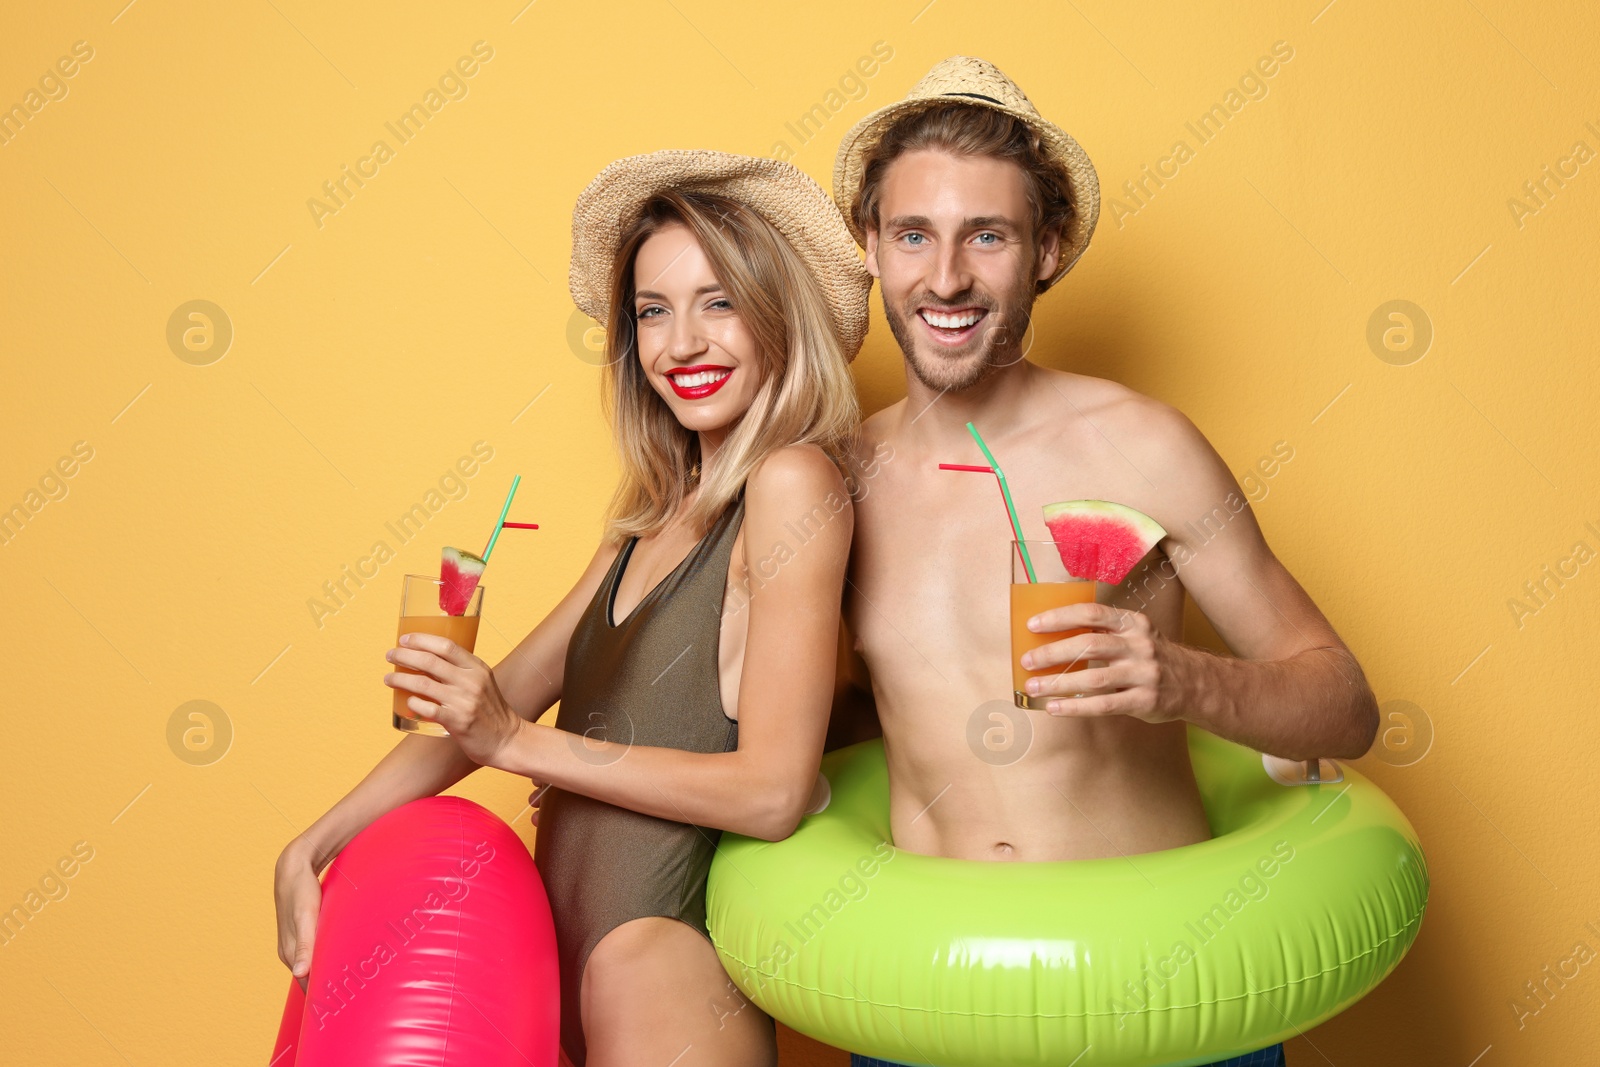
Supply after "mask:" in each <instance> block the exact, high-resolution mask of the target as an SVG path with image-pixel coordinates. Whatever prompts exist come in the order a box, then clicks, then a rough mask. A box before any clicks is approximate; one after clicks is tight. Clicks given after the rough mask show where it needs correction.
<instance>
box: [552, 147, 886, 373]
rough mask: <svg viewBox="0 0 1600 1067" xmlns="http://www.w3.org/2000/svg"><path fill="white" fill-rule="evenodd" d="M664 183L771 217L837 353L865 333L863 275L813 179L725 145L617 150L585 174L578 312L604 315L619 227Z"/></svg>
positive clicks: (579, 215) (577, 259) (575, 274)
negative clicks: (810, 284) (823, 314)
mask: <svg viewBox="0 0 1600 1067" xmlns="http://www.w3.org/2000/svg"><path fill="white" fill-rule="evenodd" d="M666 190H677V191H679V192H704V193H715V194H717V195H719V196H725V197H727V198H728V199H730V200H736V201H738V202H739V203H741V204H744V205H745V206H747V207H749V208H751V209H752V210H754V211H755V212H756V213H757V214H759V215H761V216H762V217H763V218H764V219H766V220H767V221H768V222H770V223H771V224H772V226H773V228H774V229H776V230H777V231H778V232H779V233H781V234H782V235H783V236H784V237H785V238H786V239H787V240H788V242H789V244H790V245H791V246H792V247H793V248H794V250H795V252H796V253H798V254H799V256H800V259H801V260H802V261H803V262H804V263H805V265H806V267H807V268H808V269H809V270H810V271H811V273H812V275H813V276H814V277H815V278H816V279H817V284H818V286H819V287H820V288H821V290H822V295H823V297H824V299H825V300H826V301H827V304H828V311H829V314H830V315H831V316H832V318H833V324H834V328H835V330H836V331H837V332H838V335H839V343H840V345H841V346H842V348H843V350H844V355H845V358H846V359H854V358H855V355H856V353H857V352H859V351H860V350H861V342H862V340H863V339H865V337H866V335H867V296H868V293H869V292H870V291H871V288H872V276H871V275H870V274H868V273H867V270H866V268H865V267H863V266H862V265H861V257H860V255H859V254H858V253H857V252H856V248H855V243H854V242H853V241H852V240H851V239H850V231H849V230H847V229H845V225H844V221H843V220H842V219H841V218H839V212H838V211H837V210H835V208H834V206H833V201H832V200H830V199H829V198H828V194H827V193H826V192H825V191H824V190H823V188H822V186H820V185H818V184H817V183H816V182H814V181H812V180H811V179H810V178H809V177H807V176H806V175H805V173H804V172H802V171H801V170H799V168H797V167H795V166H793V165H792V164H789V163H785V162H783V161H781V160H776V159H762V158H759V157H756V156H736V155H730V154H729V153H727V152H711V151H698V150H697V151H677V150H667V151H661V152H650V153H648V154H646V155H642V156H630V157H628V158H627V159H619V160H617V161H616V162H615V163H613V164H611V165H610V166H609V167H607V168H606V169H605V170H603V171H601V172H600V174H599V175H598V176H597V177H596V178H595V179H594V181H592V182H590V183H589V187H588V188H587V189H585V190H584V191H583V193H582V194H581V195H580V196H579V197H578V204H577V206H576V207H575V208H573V211H572V267H571V269H570V270H569V271H568V275H567V282H568V285H569V286H570V288H571V289H572V299H573V300H574V301H575V302H576V303H577V305H578V307H579V308H581V309H582V310H583V312H584V314H586V315H588V316H589V317H590V318H592V319H597V320H599V321H600V322H603V323H606V324H607V325H610V324H611V308H610V306H609V305H610V301H611V271H612V264H613V261H614V259H615V257H616V254H617V246H618V245H619V244H620V243H621V241H622V235H623V234H624V233H625V232H626V231H627V230H628V228H629V227H630V226H632V225H633V224H634V223H635V222H636V221H638V218H639V216H640V214H641V212H642V210H643V208H644V205H645V202H646V201H647V200H649V199H650V197H652V196H654V195H655V194H656V193H660V192H664V191H666Z"/></svg>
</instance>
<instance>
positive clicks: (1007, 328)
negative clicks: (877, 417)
mask: <svg viewBox="0 0 1600 1067" xmlns="http://www.w3.org/2000/svg"><path fill="white" fill-rule="evenodd" d="M923 295H924V294H917V298H916V299H914V300H911V301H908V302H907V304H906V311H905V313H904V314H902V313H901V312H900V311H898V310H896V309H895V308H894V307H892V306H891V305H890V303H889V297H888V295H887V294H884V295H883V314H884V318H885V319H887V320H888V322H889V332H890V333H892V334H893V335H894V339H895V342H896V343H897V344H898V345H899V346H900V352H901V354H903V355H904V356H905V361H906V368H907V369H908V370H909V371H910V372H911V374H912V376H913V377H915V378H916V379H917V381H919V382H921V383H922V384H923V386H925V387H926V388H928V389H931V390H933V391H935V392H938V393H960V392H964V391H965V390H967V389H971V388H972V387H974V386H976V385H978V384H979V383H980V382H982V381H984V380H985V379H987V378H989V377H991V376H992V375H994V374H996V373H998V372H999V371H1001V370H1003V369H1005V368H1006V367H1009V366H1011V365H1012V364H1014V363H1020V362H1021V361H1022V360H1023V359H1024V358H1026V357H1027V354H1028V351H1027V348H1025V347H1024V346H1023V344H1024V337H1025V335H1026V334H1027V332H1028V325H1029V323H1030V321H1031V316H1032V312H1033V301H1034V298H1035V295H1036V294H1035V292H1034V288H1033V282H1032V280H1031V279H1024V280H1023V281H1022V283H1021V284H1020V285H1019V286H1018V287H1017V289H1016V290H1015V291H1013V292H1011V293H1009V294H1007V296H1006V298H1005V299H1003V300H1001V301H1000V303H999V307H997V308H996V307H992V306H989V305H990V303H991V302H988V301H985V302H982V303H981V304H980V305H979V306H989V314H988V316H986V319H985V324H984V328H983V332H982V333H981V334H980V335H979V340H978V343H977V346H976V348H975V350H974V351H973V352H971V353H968V354H966V355H964V356H962V357H960V358H959V359H950V358H947V357H942V356H938V355H933V354H927V353H924V352H922V351H921V350H920V349H919V348H918V346H917V337H916V334H915V333H914V332H913V329H914V328H913V327H912V325H911V323H910V321H909V320H910V319H911V318H912V317H913V316H915V315H916V313H917V312H916V309H917V308H918V307H922V306H925V305H928V304H930V303H931V304H933V305H934V306H938V303H939V302H936V301H927V300H924V299H922V296H923ZM960 295H961V296H963V297H965V296H967V295H968V294H966V293H963V294H960ZM974 303H976V302H974V301H972V300H970V299H969V300H966V301H965V302H963V301H962V300H960V299H957V300H952V301H949V302H948V303H947V305H946V306H951V307H963V306H971V305H973V304H974ZM995 318H998V319H999V320H1000V322H999V323H998V324H996V325H989V321H990V320H993V319H995Z"/></svg>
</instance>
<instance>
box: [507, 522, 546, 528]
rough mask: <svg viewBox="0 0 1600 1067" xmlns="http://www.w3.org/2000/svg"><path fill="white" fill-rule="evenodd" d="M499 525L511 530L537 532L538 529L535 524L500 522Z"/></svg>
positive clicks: (537, 525)
mask: <svg viewBox="0 0 1600 1067" xmlns="http://www.w3.org/2000/svg"><path fill="white" fill-rule="evenodd" d="M500 525H501V526H502V527H509V528H510V529H513V530H537V529H538V528H539V524H538V523H536V522H502V523H501V524H500Z"/></svg>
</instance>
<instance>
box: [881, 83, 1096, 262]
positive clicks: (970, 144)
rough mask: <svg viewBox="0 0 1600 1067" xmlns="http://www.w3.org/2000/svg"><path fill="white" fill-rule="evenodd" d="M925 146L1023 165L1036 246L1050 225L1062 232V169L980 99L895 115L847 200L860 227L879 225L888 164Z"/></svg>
mask: <svg viewBox="0 0 1600 1067" xmlns="http://www.w3.org/2000/svg"><path fill="white" fill-rule="evenodd" d="M925 148H936V149H942V150H943V151H946V152H951V153H954V154H956V155H962V156H988V157H990V158H992V159H1004V160H1009V161H1010V162H1012V163H1015V164H1016V165H1017V166H1018V167H1020V168H1022V173H1023V176H1024V177H1025V178H1026V179H1027V181H1026V183H1025V184H1026V188H1027V194H1028V207H1029V209H1030V210H1031V213H1032V224H1033V230H1032V234H1033V240H1034V242H1035V246H1037V243H1038V241H1039V239H1040V238H1041V237H1042V236H1043V235H1044V234H1045V233H1047V232H1049V231H1050V230H1052V229H1053V230H1055V232H1056V233H1058V234H1059V233H1062V232H1064V230H1065V228H1066V224H1067V222H1068V220H1069V219H1071V218H1072V211H1073V208H1072V198H1071V192H1070V190H1071V181H1070V179H1069V177H1068V175H1067V169H1066V167H1064V166H1062V165H1061V163H1060V162H1058V161H1057V160H1056V159H1055V157H1054V156H1052V155H1051V154H1050V152H1049V151H1048V150H1047V149H1046V148H1045V146H1044V142H1043V141H1042V140H1041V139H1040V137H1039V134H1038V133H1037V132H1036V131H1034V130H1033V129H1031V128H1030V127H1029V126H1028V124H1027V123H1025V122H1023V121H1022V120H1021V119H1017V118H1013V117H1012V116H1010V115H1008V114H1006V113H1005V112H1004V111H996V110H995V109H994V108H990V107H984V106H982V105H980V104H961V103H949V104H935V105H933V106H932V107H926V108H921V109H919V110H917V111H913V112H911V113H909V114H907V115H905V116H903V117H902V118H900V119H898V120H897V121H896V122H895V123H894V124H893V125H892V126H890V127H889V128H888V129H887V130H886V131H884V134H883V136H882V137H881V138H880V139H879V140H878V143H877V144H876V145H874V146H873V147H872V149H871V150H870V151H869V152H868V153H867V154H866V159H865V161H864V164H863V166H862V169H861V187H860V189H859V190H857V192H856V196H855V200H854V201H852V202H851V205H850V207H851V214H852V216H853V217H854V220H855V223H856V225H857V226H858V227H860V229H861V232H863V233H865V232H866V231H867V230H872V229H877V228H878V200H879V193H880V186H881V185H882V183H883V175H884V173H885V172H886V171H887V170H888V169H889V164H891V163H893V162H894V161H895V160H897V159H899V158H900V157H901V156H903V155H905V154H906V153H907V152H915V151H917V150H919V149H925ZM1049 283H1050V279H1045V280H1043V281H1041V282H1038V283H1037V286H1036V288H1037V289H1038V291H1039V292H1043V291H1044V290H1045V289H1046V288H1048V287H1049Z"/></svg>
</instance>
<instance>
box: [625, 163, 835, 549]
mask: <svg viewBox="0 0 1600 1067" xmlns="http://www.w3.org/2000/svg"><path fill="white" fill-rule="evenodd" d="M673 224H682V225H683V226H686V227H687V228H688V230H689V232H690V233H691V234H693V235H694V238H695V240H696V241H698V242H699V244H700V247H701V249H702V250H703V251H704V252H705V255H706V258H707V259H708V260H710V261H711V268H712V270H713V271H714V272H715V274H716V276H717V281H718V282H720V283H721V285H722V288H723V291H724V292H725V293H726V294H727V296H728V299H729V301H730V302H731V303H732V304H733V308H734V312H735V313H736V314H737V315H738V316H739V319H740V321H741V322H742V323H743V324H744V326H745V328H746V329H748V330H749V331H750V334H751V336H752V337H753V338H754V339H755V349H756V361H757V367H758V369H759V371H760V374H761V385H760V387H759V388H758V389H757V391H756V395H755V397H754V399H752V400H751V402H750V407H749V409H748V410H747V411H746V412H745V413H744V416H743V417H742V418H741V419H740V420H739V423H738V425H737V426H735V427H734V428H733V430H732V431H731V432H730V433H729V434H728V436H727V439H726V440H725V441H724V442H723V444H722V447H721V448H720V449H718V450H717V452H716V454H715V455H713V456H710V457H704V456H701V455H700V439H699V436H698V435H697V434H696V433H694V432H693V431H691V430H688V429H686V428H685V427H684V426H683V424H682V423H680V422H679V421H678V420H677V417H676V416H674V415H673V413H672V409H671V408H670V407H668V406H667V402H666V401H665V400H663V399H662V398H661V396H660V394H658V393H657V392H656V391H655V389H654V388H653V387H652V386H651V384H650V382H649V380H648V379H647V378H646V377H645V373H644V369H643V368H642V367H641V366H640V365H639V344H638V328H637V318H636V315H635V312H634V289H635V287H634V278H633V268H634V260H635V259H636V258H637V256H638V253H639V249H640V247H641V246H642V245H643V244H644V242H645V241H646V239H648V238H649V237H650V236H651V235H652V234H655V233H658V232H659V231H661V230H662V229H664V228H666V227H668V226H671V225H673ZM613 262H614V264H615V267H614V273H613V275H612V279H611V309H612V311H611V319H612V321H611V322H609V323H607V324H606V325H607V327H608V328H607V331H606V379H607V381H606V396H607V405H606V406H607V408H608V413H609V414H610V416H611V420H612V425H613V428H614V430H615V433H616V438H617V451H618V453H619V456H620V459H621V465H622V480H621V482H620V484H619V485H618V486H617V492H616V496H615V497H614V498H613V499H612V502H611V510H610V514H609V522H608V529H607V532H608V535H609V536H610V537H612V538H614V539H618V540H620V539H622V538H625V537H629V536H634V537H643V536H647V535H649V534H651V533H654V532H656V531H657V530H660V529H661V528H662V527H663V526H665V525H666V524H667V523H668V522H669V521H670V520H671V519H672V518H673V517H674V516H675V515H676V514H677V512H678V509H679V508H680V507H681V506H682V505H683V502H684V500H685V498H686V497H687V496H688V494H689V492H690V490H691V489H693V488H694V486H695V485H696V484H698V485H699V493H698V494H697V495H696V497H695V499H694V502H693V504H692V505H691V506H690V508H689V510H688V511H686V512H685V513H684V518H685V519H687V520H688V521H689V522H690V523H691V525H692V526H693V527H695V528H700V529H704V528H706V527H708V526H709V525H710V524H711V522H712V521H713V520H714V519H715V518H716V517H717V516H718V515H720V514H721V513H722V512H723V510H724V509H726V508H727V506H728V505H729V504H730V503H732V502H733V500H734V498H735V497H737V496H738V495H739V492H740V490H741V489H743V488H744V484H745V481H746V480H747V479H748V478H749V477H750V474H751V472H752V471H754V470H755V469H756V468H757V467H758V466H760V465H761V462H762V461H763V460H765V459H766V458H767V457H768V456H769V455H771V454H772V453H773V452H775V451H777V450H778V449H780V448H783V447H785V446H786V445H792V444H801V443H805V444H814V445H816V446H818V447H819V448H821V449H822V450H823V451H825V452H826V453H827V454H828V455H829V457H831V458H832V459H833V461H834V462H835V463H836V464H843V463H844V462H845V458H846V454H847V452H848V450H849V448H850V442H851V439H852V438H853V436H854V435H855V433H856V431H857V430H858V428H859V426H860V410H859V408H858V407H857V404H856V394H855V387H854V385H853V384H852V382H851V380H850V370H849V367H848V365H847V363H846V361H845V358H844V353H843V351H842V350H841V348H840V345H839V338H838V334H837V332H836V331H835V329H834V325H833V321H832V319H831V318H830V317H829V314H828V305H827V303H826V302H825V301H824V299H823V295H822V290H821V288H820V287H819V286H818V284H817V280H816V278H815V277H814V276H813V275H812V274H811V272H810V271H809V270H807V269H806V266H805V263H804V261H803V260H801V258H800V257H799V255H797V254H796V253H795V251H794V249H793V247H791V246H790V244H789V242H788V241H786V240H785V239H784V238H783V235H782V234H780V233H779V232H778V231H777V230H776V229H774V228H773V226H772V224H771V223H769V222H768V221H767V220H766V219H765V218H763V217H762V216H761V215H760V214H759V213H757V212H755V211H753V210H751V209H750V208H749V207H746V206H745V205H744V204H741V203H739V202H738V201H735V200H730V199H728V198H727V197H723V196H718V195H715V194H713V193H706V192H690V191H666V192H662V193H658V194H656V195H655V196H653V197H651V198H650V200H649V201H647V202H646V203H645V205H644V208H643V211H642V214H641V215H640V217H639V220H638V221H637V222H636V223H635V224H634V225H633V226H632V227H630V228H629V229H628V231H627V232H626V233H624V234H623V236H622V240H621V243H620V245H619V247H618V249H617V255H616V257H615V259H614V260H613ZM697 470H698V475H696V474H695V472H696V471H697Z"/></svg>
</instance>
